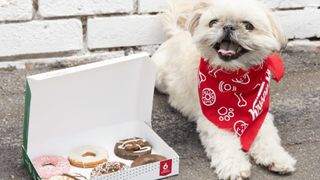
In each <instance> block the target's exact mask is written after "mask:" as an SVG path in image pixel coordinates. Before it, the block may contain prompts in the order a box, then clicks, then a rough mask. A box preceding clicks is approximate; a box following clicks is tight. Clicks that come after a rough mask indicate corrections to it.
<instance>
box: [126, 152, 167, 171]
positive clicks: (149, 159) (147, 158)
mask: <svg viewBox="0 0 320 180" xmlns="http://www.w3.org/2000/svg"><path fill="white" fill-rule="evenodd" d="M166 159H167V158H166V157H164V156H161V155H157V154H146V155H143V156H140V157H138V158H137V159H136V160H134V161H133V162H132V164H131V167H132V168H134V167H137V166H142V165H145V164H150V163H154V162H158V161H163V160H166Z"/></svg>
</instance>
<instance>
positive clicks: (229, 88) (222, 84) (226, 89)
mask: <svg viewBox="0 0 320 180" xmlns="http://www.w3.org/2000/svg"><path fill="white" fill-rule="evenodd" d="M219 91H220V92H222V93H225V92H231V91H237V87H235V86H232V85H231V84H228V83H225V82H224V81H221V82H220V84H219Z"/></svg>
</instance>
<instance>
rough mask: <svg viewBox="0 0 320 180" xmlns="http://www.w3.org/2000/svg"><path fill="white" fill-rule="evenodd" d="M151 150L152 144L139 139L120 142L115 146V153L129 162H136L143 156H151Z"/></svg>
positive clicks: (134, 138)
mask: <svg viewBox="0 0 320 180" xmlns="http://www.w3.org/2000/svg"><path fill="white" fill-rule="evenodd" d="M151 150H152V147H151V145H150V143H149V142H148V141H147V140H145V139H142V138H139V137H133V138H129V139H124V140H120V141H119V142H117V143H116V145H115V146H114V153H115V154H116V155H117V156H119V157H121V158H123V159H127V160H135V159H136V158H138V157H140V156H142V155H145V154H151Z"/></svg>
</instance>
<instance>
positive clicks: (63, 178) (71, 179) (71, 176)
mask: <svg viewBox="0 0 320 180" xmlns="http://www.w3.org/2000/svg"><path fill="white" fill-rule="evenodd" d="M49 180H87V178H86V177H85V176H83V175H81V174H79V173H68V174H62V175H58V176H52V177H51V178H50V179H49Z"/></svg>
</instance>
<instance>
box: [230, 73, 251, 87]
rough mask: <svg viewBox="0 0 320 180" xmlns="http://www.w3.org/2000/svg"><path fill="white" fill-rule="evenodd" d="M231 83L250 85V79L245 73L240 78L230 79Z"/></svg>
mask: <svg viewBox="0 0 320 180" xmlns="http://www.w3.org/2000/svg"><path fill="white" fill-rule="evenodd" d="M232 82H235V83H239V84H249V83H250V77H249V73H245V74H244V75H243V76H242V77H240V78H234V79H232Z"/></svg>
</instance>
